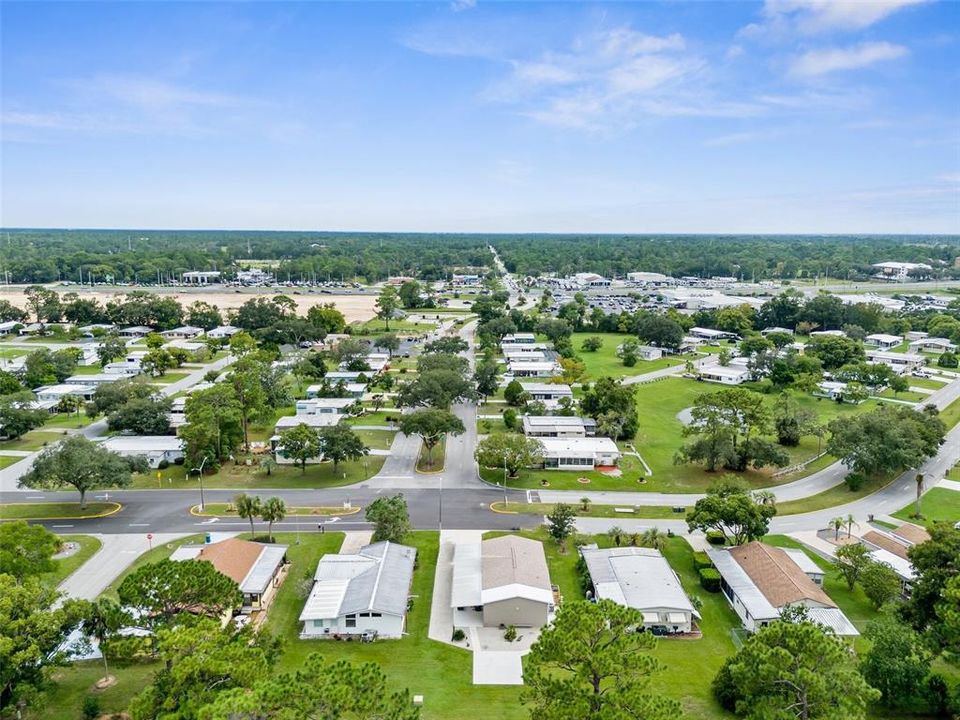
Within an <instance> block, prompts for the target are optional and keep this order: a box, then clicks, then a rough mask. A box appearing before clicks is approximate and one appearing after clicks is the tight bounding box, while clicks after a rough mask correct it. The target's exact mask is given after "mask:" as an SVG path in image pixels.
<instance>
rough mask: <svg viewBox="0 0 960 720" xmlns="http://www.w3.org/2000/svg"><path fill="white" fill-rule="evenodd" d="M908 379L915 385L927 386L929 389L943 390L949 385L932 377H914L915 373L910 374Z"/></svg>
mask: <svg viewBox="0 0 960 720" xmlns="http://www.w3.org/2000/svg"><path fill="white" fill-rule="evenodd" d="M907 380H908V381H909V382H910V384H911V385H913V386H914V387H922V388H927V389H928V390H942V389H943V388H945V387H946V386H947V383H942V382H940V381H939V380H931V379H930V378H919V377H913V375H908V376H907Z"/></svg>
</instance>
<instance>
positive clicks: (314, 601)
mask: <svg viewBox="0 0 960 720" xmlns="http://www.w3.org/2000/svg"><path fill="white" fill-rule="evenodd" d="M416 555H417V551H416V550H415V549H414V548H412V547H407V546H406V545H398V544H397V543H391V542H378V543H374V544H372V545H366V546H364V547H362V548H360V550H359V552H357V553H356V554H354V555H334V554H329V555H324V556H323V557H322V558H321V559H320V564H319V565H318V566H317V572H316V574H315V575H314V580H313V587H312V588H311V590H310V595H309V596H308V597H307V602H306V604H305V605H304V607H303V612H301V613H300V622H302V623H303V627H302V628H301V631H300V637H301V638H304V639H313V638H330V637H334V638H335V637H342V636H356V635H363V634H365V633H371V634H373V633H376V634H377V635H378V636H379V637H384V638H400V637H401V636H402V635H403V631H404V625H405V622H406V617H407V604H408V601H409V596H410V583H411V581H412V580H413V568H414V560H415V559H416Z"/></svg>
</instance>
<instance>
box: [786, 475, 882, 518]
mask: <svg viewBox="0 0 960 720" xmlns="http://www.w3.org/2000/svg"><path fill="white" fill-rule="evenodd" d="M890 481H891V478H890V477H886V476H884V477H879V478H868V479H867V480H866V482H864V483H863V485H862V486H861V487H860V489H859V490H850V488H848V487H847V485H846V483H840V484H839V485H834V486H833V487H832V488H830V489H829V490H824V491H823V492H822V493H818V494H817V495H810V496H809V497H805V498H801V499H799V500H788V501H786V502H781V503H777V515H796V514H798V513H805V512H813V511H814V510H823V509H825V508H829V507H833V506H835V505H843V504H845V503H848V502H853V501H854V500H859V499H860V498H863V497H866V496H867V495H871V494H873V493H875V492H877V490H880V489H881V488H882V487H884V486H885V485H887V484H888V483H889V482H890Z"/></svg>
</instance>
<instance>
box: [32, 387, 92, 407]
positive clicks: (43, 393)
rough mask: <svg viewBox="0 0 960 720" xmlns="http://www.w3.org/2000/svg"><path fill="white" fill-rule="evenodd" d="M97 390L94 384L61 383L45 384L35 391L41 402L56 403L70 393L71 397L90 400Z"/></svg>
mask: <svg viewBox="0 0 960 720" xmlns="http://www.w3.org/2000/svg"><path fill="white" fill-rule="evenodd" d="M96 390H97V388H96V386H94V385H73V384H67V383H61V384H59V385H45V386H43V387H38V388H37V389H36V390H35V391H34V392H35V393H36V395H37V400H38V401H39V402H42V403H45V402H50V401H53V402H54V403H59V402H60V401H61V400H62V399H63V398H65V397H67V396H68V395H69V396H71V397H77V398H80V399H81V400H90V399H91V398H92V397H93V393H94V392H96Z"/></svg>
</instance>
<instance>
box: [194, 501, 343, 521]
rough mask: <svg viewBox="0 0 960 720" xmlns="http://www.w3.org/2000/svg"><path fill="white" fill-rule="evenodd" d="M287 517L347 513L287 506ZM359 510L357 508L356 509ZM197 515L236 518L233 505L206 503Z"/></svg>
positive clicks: (328, 509)
mask: <svg viewBox="0 0 960 720" xmlns="http://www.w3.org/2000/svg"><path fill="white" fill-rule="evenodd" d="M286 508H287V517H291V516H294V515H295V516H314V517H330V516H332V515H346V514H348V513H346V512H344V509H343V507H321V506H314V507H296V506H292V505H287V506H286ZM357 510H359V508H357ZM197 514H198V515H202V516H203V517H231V518H238V517H240V516H239V515H237V511H236V509H235V508H234V506H233V503H206V504H205V505H204V506H203V512H202V513H201V512H199V511H198V512H197ZM256 524H259V521H256V520H255V526H256Z"/></svg>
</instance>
